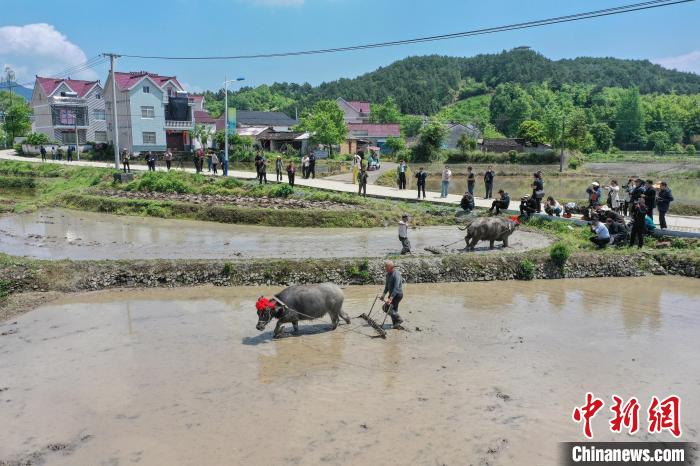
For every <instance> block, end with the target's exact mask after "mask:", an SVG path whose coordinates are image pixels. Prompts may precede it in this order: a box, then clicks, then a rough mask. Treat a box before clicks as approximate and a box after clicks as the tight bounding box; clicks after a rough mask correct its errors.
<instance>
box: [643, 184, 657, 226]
mask: <svg viewBox="0 0 700 466" xmlns="http://www.w3.org/2000/svg"><path fill="white" fill-rule="evenodd" d="M646 184H647V189H646V191H644V201H645V202H646V205H647V217H649V218H650V219H651V220H652V221H654V209H655V208H656V188H655V187H654V182H653V181H652V180H647V183H646Z"/></svg>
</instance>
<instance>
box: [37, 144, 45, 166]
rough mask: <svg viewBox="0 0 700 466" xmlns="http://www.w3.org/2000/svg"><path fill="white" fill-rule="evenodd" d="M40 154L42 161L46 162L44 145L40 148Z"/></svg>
mask: <svg viewBox="0 0 700 466" xmlns="http://www.w3.org/2000/svg"><path fill="white" fill-rule="evenodd" d="M39 153H40V154H41V161H42V162H46V147H44V145H43V144H42V145H41V147H40V148H39Z"/></svg>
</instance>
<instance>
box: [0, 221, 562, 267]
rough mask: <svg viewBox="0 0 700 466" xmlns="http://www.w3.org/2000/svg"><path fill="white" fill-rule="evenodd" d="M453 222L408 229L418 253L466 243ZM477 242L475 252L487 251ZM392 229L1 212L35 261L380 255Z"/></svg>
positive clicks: (527, 240)
mask: <svg viewBox="0 0 700 466" xmlns="http://www.w3.org/2000/svg"><path fill="white" fill-rule="evenodd" d="M460 233H461V232H460V231H459V230H457V228H456V227H424V228H418V229H413V230H411V231H410V232H409V238H410V240H411V243H412V245H413V247H414V252H415V253H416V254H430V253H428V252H426V251H425V249H424V248H425V247H433V248H435V247H439V246H441V245H446V244H449V243H453V242H457V244H455V245H453V247H454V248H461V247H463V246H464V243H463V242H462V241H461V240H460V238H463V237H464V234H463V233H462V234H460ZM549 243H550V241H549V240H548V239H547V238H545V237H544V236H542V235H539V234H536V233H528V232H521V231H518V232H516V233H515V234H514V235H513V237H512V239H511V241H510V246H512V249H511V250H513V251H518V250H526V249H532V248H541V247H545V246H547V245H548V244H549ZM486 246H488V243H482V244H481V247H480V251H482V252H483V251H486ZM400 249H401V244H400V243H399V241H398V231H397V229H396V228H393V227H392V228H352V229H350V228H281V227H275V228H271V227H260V226H250V225H230V224H219V223H215V222H197V221H191V220H167V219H158V218H141V217H128V216H117V215H110V214H100V213H92V212H79V211H71V210H61V209H53V210H40V211H38V212H33V213H27V214H21V215H7V216H4V217H0V252H4V253H8V254H12V255H16V256H29V257H35V258H39V259H73V260H85V259H220V258H238V257H240V258H245V257H252V258H269V257H275V258H326V257H383V256H386V255H388V254H396V253H398V252H399V251H400Z"/></svg>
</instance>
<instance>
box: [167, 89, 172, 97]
mask: <svg viewBox="0 0 700 466" xmlns="http://www.w3.org/2000/svg"><path fill="white" fill-rule="evenodd" d="M171 95H173V88H172V87H169V88H168V97H170V96H171Z"/></svg>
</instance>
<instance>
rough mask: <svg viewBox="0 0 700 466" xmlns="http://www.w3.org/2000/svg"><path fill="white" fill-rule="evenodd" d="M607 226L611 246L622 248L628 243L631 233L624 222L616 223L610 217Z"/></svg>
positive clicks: (606, 221) (606, 222)
mask: <svg viewBox="0 0 700 466" xmlns="http://www.w3.org/2000/svg"><path fill="white" fill-rule="evenodd" d="M605 224H606V225H607V226H608V232H609V233H610V244H611V245H613V246H622V245H623V244H626V243H627V236H628V235H629V231H628V230H627V226H626V225H625V224H624V222H622V223H621V222H616V221H614V220H613V219H612V218H610V217H608V218H607V219H606V220H605Z"/></svg>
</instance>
